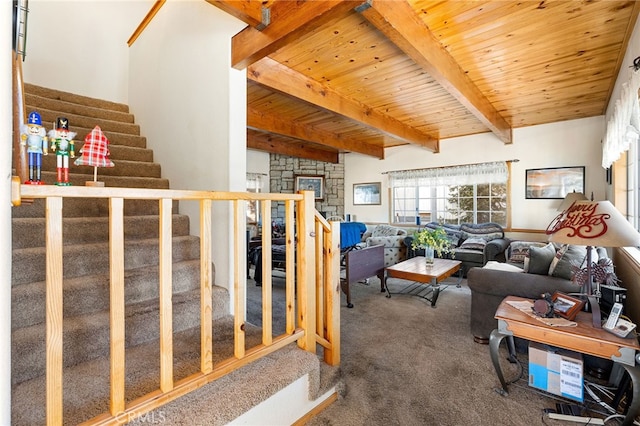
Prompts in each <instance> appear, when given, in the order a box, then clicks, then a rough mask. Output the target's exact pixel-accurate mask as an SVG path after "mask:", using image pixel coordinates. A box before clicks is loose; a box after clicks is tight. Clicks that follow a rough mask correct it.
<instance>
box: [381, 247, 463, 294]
mask: <svg viewBox="0 0 640 426" xmlns="http://www.w3.org/2000/svg"><path fill="white" fill-rule="evenodd" d="M433 260H434V263H433V266H427V263H426V259H425V257H424V256H416V257H412V258H411V259H407V260H405V261H404V262H400V263H396V264H395V265H392V266H389V267H387V268H385V278H384V289H385V290H386V291H387V297H391V294H392V293H391V292H390V291H389V287H388V286H387V278H389V277H391V278H399V279H403V280H411V281H414V282H415V283H420V284H419V285H420V286H421V284H426V285H427V286H426V289H427V292H426V294H425V295H424V296H421V297H422V298H423V299H427V300H429V301H430V302H431V306H432V307H435V306H436V301H437V300H438V295H439V294H440V285H439V283H440V282H441V281H442V280H445V279H447V278H449V277H450V276H451V275H453V274H455V273H456V272H458V271H459V270H460V265H462V262H460V261H459V260H450V259H439V258H436V259H433ZM461 281H462V276H460V280H459V281H458V286H460V282H461ZM409 287H411V285H410V286H409ZM445 288H446V287H445ZM414 294H415V293H414ZM429 294H430V295H431V297H429ZM415 295H420V292H419V293H417V294H415Z"/></svg>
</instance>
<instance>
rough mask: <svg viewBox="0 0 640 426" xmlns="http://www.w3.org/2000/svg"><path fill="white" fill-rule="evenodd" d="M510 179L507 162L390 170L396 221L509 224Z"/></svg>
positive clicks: (392, 203) (398, 222)
mask: <svg viewBox="0 0 640 426" xmlns="http://www.w3.org/2000/svg"><path fill="white" fill-rule="evenodd" d="M508 179H509V172H508V168H507V164H506V163H505V162H491V163H479V164H469V165H462V166H453V167H437V168H429V169H417V170H400V171H394V172H389V186H390V188H391V198H392V200H391V205H392V215H393V222H394V223H396V224H409V223H412V224H415V223H417V222H418V220H419V221H420V223H426V222H440V223H450V224H460V223H463V222H465V223H483V222H496V223H499V224H500V225H502V226H506V224H507V182H508ZM418 218H419V219H418Z"/></svg>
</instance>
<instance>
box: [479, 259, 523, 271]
mask: <svg viewBox="0 0 640 426" xmlns="http://www.w3.org/2000/svg"><path fill="white" fill-rule="evenodd" d="M483 268H487V269H497V270H498V271H510V272H524V270H523V269H522V268H518V267H517V266H516V265H510V264H508V263H502V262H496V261H495V260H490V261H488V262H487V263H486V264H485V265H484V266H483Z"/></svg>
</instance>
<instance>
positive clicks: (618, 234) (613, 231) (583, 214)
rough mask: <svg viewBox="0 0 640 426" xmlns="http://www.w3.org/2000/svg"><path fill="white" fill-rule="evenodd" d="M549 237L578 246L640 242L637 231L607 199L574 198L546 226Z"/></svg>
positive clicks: (611, 245) (627, 245)
mask: <svg viewBox="0 0 640 426" xmlns="http://www.w3.org/2000/svg"><path fill="white" fill-rule="evenodd" d="M546 233H547V234H548V235H550V237H549V241H552V242H556V243H562V244H574V245H581V246H600V247H635V246H640V233H638V231H636V229H635V228H634V227H633V226H632V225H631V224H630V223H629V222H628V221H627V219H625V217H624V216H623V215H622V213H620V212H619V211H618V210H617V209H616V208H615V206H614V205H613V204H611V203H610V202H609V201H589V200H586V201H574V202H573V203H572V204H571V206H569V207H568V208H567V209H566V210H564V211H563V212H562V213H560V214H559V215H558V216H556V218H555V219H554V220H553V221H552V222H551V223H550V224H549V226H548V227H547V230H546Z"/></svg>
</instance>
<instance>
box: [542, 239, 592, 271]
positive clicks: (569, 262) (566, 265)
mask: <svg viewBox="0 0 640 426" xmlns="http://www.w3.org/2000/svg"><path fill="white" fill-rule="evenodd" d="M586 256H587V249H586V247H584V246H574V245H564V246H562V247H561V248H560V250H558V251H557V252H556V256H555V257H554V259H553V260H552V261H551V266H550V267H549V275H551V276H553V277H558V278H564V279H565V280H571V279H573V275H574V273H575V272H574V268H572V266H576V267H580V266H581V265H582V264H583V263H584V259H585V257H586Z"/></svg>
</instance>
